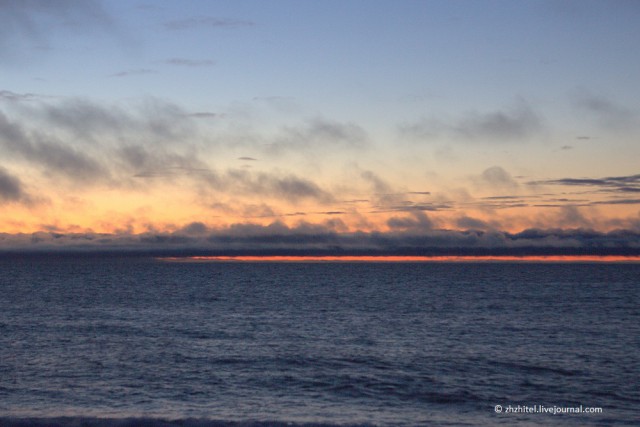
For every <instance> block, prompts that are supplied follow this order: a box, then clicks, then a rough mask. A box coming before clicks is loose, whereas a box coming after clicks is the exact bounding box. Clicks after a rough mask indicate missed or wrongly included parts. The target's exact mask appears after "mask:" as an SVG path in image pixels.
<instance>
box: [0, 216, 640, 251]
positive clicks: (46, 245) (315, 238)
mask: <svg viewBox="0 0 640 427" xmlns="http://www.w3.org/2000/svg"><path fill="white" fill-rule="evenodd" d="M389 225H390V226H391V227H392V230H391V231H388V232H349V233H341V232H337V231H335V229H336V227H334V226H335V224H332V223H331V221H329V222H327V223H326V224H325V225H317V224H309V223H302V224H300V225H298V226H296V227H288V226H286V225H284V224H283V223H281V222H274V223H272V224H270V225H267V226H261V225H255V224H237V225H233V226H230V227H228V228H224V229H209V228H208V227H207V226H205V225H204V224H202V223H192V224H189V225H187V226H185V227H184V228H182V229H181V230H178V231H175V232H172V233H154V232H147V233H142V234H127V233H121V234H97V233H73V234H72V233H56V232H39V233H33V234H6V233H5V234H0V253H2V254H3V256H9V255H11V254H25V253H28V254H62V253H82V254H103V255H104V254H113V255H124V254H126V255H165V256H193V255H212V256H215V255H217V256H234V255H293V256H296V255H298V256H303V255H315V256H318V255H334V256H335V255H422V256H429V255H516V256H520V255H522V256H524V255H640V231H637V230H635V231H631V230H616V231H612V232H606V233H604V232H596V231H592V230H588V229H528V230H524V231H522V232H519V233H507V232H501V231H488V232H487V231H477V230H466V231H453V230H441V229H432V228H430V227H431V223H430V221H428V218H420V217H418V216H416V217H415V218H413V219H411V218H405V219H404V220H403V221H400V220H395V221H392V222H390V224H389Z"/></svg>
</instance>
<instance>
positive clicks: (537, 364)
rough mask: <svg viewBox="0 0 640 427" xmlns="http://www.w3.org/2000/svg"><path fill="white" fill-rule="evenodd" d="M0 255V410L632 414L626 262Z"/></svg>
mask: <svg viewBox="0 0 640 427" xmlns="http://www.w3.org/2000/svg"><path fill="white" fill-rule="evenodd" d="M0 269H1V271H2V274H1V275H0V425H23V426H32V425H42V426H44V425H51V424H55V425H60V426H67V425H78V426H79V425H96V426H98V425H99V426H114V425H122V426H124V425H148V426H152V425H167V426H168V425H171V426H173V425H184V426H190V425H202V426H205V425H255V426H264V425H282V424H284V423H291V424H293V425H299V424H313V425H318V424H327V425H382V426H386V425H407V426H413V425H434V426H445V425H496V424H502V425H516V424H517V425H540V426H546V425H572V426H582V425H637V424H636V423H637V422H638V419H639V417H640V410H639V408H640V386H639V385H638V383H639V381H640V304H639V303H640V288H639V286H638V282H639V281H640V265H639V264H525V263H522V264H515V263H508V264H500V263H480V264H472V263H462V264H446V263H440V264H438V263H434V264H420V263H406V264H405V263H388V264H375V263H223V262H211V263H177V262H162V261H158V260H154V259H150V258H149V259H146V258H129V259H124V258H123V259H119V258H79V259H74V258H71V257H59V258H50V259H47V258H44V257H22V258H21V257H13V258H7V259H0ZM496 405H501V406H502V407H503V411H506V410H507V408H508V406H509V405H511V406H512V407H517V406H518V405H521V406H523V407H524V406H533V405H544V406H545V407H546V408H553V407H554V406H557V407H569V406H570V407H576V406H580V405H583V407H585V408H586V407H597V408H602V412H601V413H595V414H585V413H582V414H575V413H574V414H557V415H552V414H548V413H533V414H531V413H509V414H507V413H504V412H503V413H502V414H497V413H496V412H495V409H494V408H495V406H496ZM60 417H64V418H60Z"/></svg>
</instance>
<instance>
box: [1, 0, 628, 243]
mask: <svg viewBox="0 0 640 427" xmlns="http://www.w3.org/2000/svg"><path fill="white" fill-rule="evenodd" d="M639 23H640V2H638V1H634V0H630V1H624V0H619V1H587V0H576V1H556V0H552V1H506V0H505V1H456V0H451V1H408V0H407V1H405V0H389V1H375V0H366V1H355V0H348V1H344V0H340V1H329V0H327V1H297V0H296V1H282V0H278V1H258V0H256V1H237V0H234V1H210V0H203V1H191V0H181V1H178V0H171V1H146V2H145V1H143V0H141V1H135V0H130V1H106V0H105V1H102V2H99V1H92V0H77V1H76V0H51V1H46V0H25V1H21V0H15V1H11V0H8V1H0V250H3V251H12V250H18V251H21V250H51V249H70V248H71V249H80V250H95V249H109V250H112V249H134V250H143V249H151V250H168V251H171V250H176V249H179V250H185V249H187V250H194V251H196V252H197V251H204V252H206V251H216V252H219V253H226V252H230V253H243V252H247V253H249V252H250V253H261V251H265V252H270V253H280V252H282V253H288V252H291V253H306V252H314V251H319V252H323V253H324V252H327V251H328V252H331V251H337V252H342V251H346V252H350V251H351V252H353V253H368V252H376V253H377V252H380V253H407V254H417V255H419V254H422V253H423V252H424V251H427V252H429V251H431V252H433V251H435V252H437V251H439V250H445V251H454V252H455V251H458V250H460V251H461V253H463V254H467V253H475V251H480V252H482V251H485V250H493V249H497V250H498V252H500V251H502V253H507V252H510V251H512V250H514V251H515V252H516V253H519V252H518V251H524V252H527V251H529V252H531V251H533V252H536V251H538V250H539V251H540V252H543V253H556V252H563V251H567V250H569V251H571V250H576V251H577V252H580V253H582V252H584V253H593V254H600V253H624V254H626V253H635V254H638V253H640V79H639V76H640V49H639V48H638V42H639V41H640V25H639ZM225 251H226V252H225ZM431 252H429V253H431Z"/></svg>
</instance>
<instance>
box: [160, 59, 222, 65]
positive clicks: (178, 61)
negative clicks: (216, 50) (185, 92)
mask: <svg viewBox="0 0 640 427" xmlns="http://www.w3.org/2000/svg"><path fill="white" fill-rule="evenodd" d="M162 62H163V63H165V64H169V65H178V66H182V67H211V66H213V65H215V64H216V62H215V61H213V60H211V59H187V58H169V59H166V60H164V61H162Z"/></svg>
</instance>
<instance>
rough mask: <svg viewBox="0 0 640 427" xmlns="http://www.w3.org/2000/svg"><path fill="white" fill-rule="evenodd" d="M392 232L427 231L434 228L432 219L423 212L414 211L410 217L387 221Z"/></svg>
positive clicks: (393, 218)
mask: <svg viewBox="0 0 640 427" xmlns="http://www.w3.org/2000/svg"><path fill="white" fill-rule="evenodd" d="M387 225H388V226H389V228H391V229H392V230H404V231H425V230H431V229H432V228H433V223H432V221H431V219H429V217H428V216H427V215H426V214H425V213H424V212H422V211H413V212H411V216H409V217H392V218H389V219H388V220H387Z"/></svg>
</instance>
